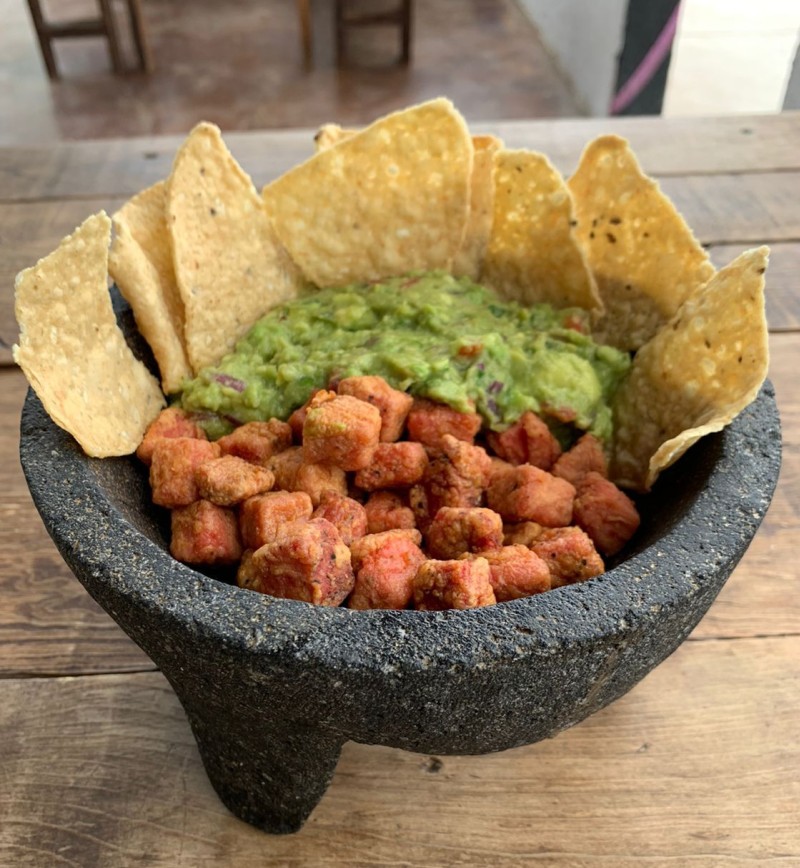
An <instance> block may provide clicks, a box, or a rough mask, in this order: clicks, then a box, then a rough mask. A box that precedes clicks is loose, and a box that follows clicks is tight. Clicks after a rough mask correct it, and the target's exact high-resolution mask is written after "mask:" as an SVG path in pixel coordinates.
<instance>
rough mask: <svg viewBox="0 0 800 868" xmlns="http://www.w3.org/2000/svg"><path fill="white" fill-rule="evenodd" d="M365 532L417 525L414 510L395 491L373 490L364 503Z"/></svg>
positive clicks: (377, 531)
mask: <svg viewBox="0 0 800 868" xmlns="http://www.w3.org/2000/svg"><path fill="white" fill-rule="evenodd" d="M364 510H365V511H366V513H367V533H381V532H382V531H385V530H400V529H410V528H415V527H416V526H417V522H416V519H415V518H414V512H413V510H412V509H411V507H409V506H408V504H407V502H406V500H405V499H404V498H403V496H402V495H401V494H398V493H397V492H396V491H374V492H373V493H372V494H370V496H369V498H368V499H367V502H366V503H365V504H364Z"/></svg>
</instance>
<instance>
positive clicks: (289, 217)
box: [263, 99, 473, 286]
mask: <svg viewBox="0 0 800 868" xmlns="http://www.w3.org/2000/svg"><path fill="white" fill-rule="evenodd" d="M343 132H344V131H343ZM472 162H473V148H472V140H471V139H470V135H469V130H468V129H467V126H466V124H465V123H464V119H463V118H462V117H461V115H460V114H459V113H458V112H457V111H456V110H455V109H454V108H453V106H452V104H451V103H450V102H449V101H448V100H445V99H436V100H432V101H431V102H427V103H423V104H422V105H419V106H415V107H413V108H410V109H406V110H405V111H400V112H396V113H395V114H391V115H388V116H387V117H385V118H382V119H380V120H378V121H376V122H375V123H374V124H372V125H371V126H369V127H367V128H366V129H364V130H362V131H361V132H359V133H356V134H355V135H351V136H346V137H344V138H343V139H342V140H341V141H339V142H338V143H337V144H336V145H335V146H334V147H327V148H324V149H323V150H320V151H318V152H317V153H316V154H315V155H314V156H313V157H311V159H309V160H307V161H306V162H304V163H302V164H301V165H299V166H296V167H295V168H294V169H291V170H290V171H289V172H287V173H286V174H285V175H282V176H281V177H280V178H278V179H277V180H275V181H273V182H272V183H271V184H269V185H267V186H266V187H265V188H264V191H263V194H264V198H265V200H266V202H267V206H268V208H269V211H270V213H271V214H272V215H273V220H274V225H275V228H276V230H277V232H278V235H279V237H280V239H281V241H282V242H283V244H284V245H285V246H286V248H287V249H288V251H289V253H290V254H291V256H292V258H293V259H294V260H295V262H297V264H298V265H299V266H300V268H301V269H302V271H303V273H304V274H305V276H306V277H307V278H308V279H309V280H310V281H312V282H313V283H315V284H316V285H317V286H337V285H342V284H347V283H352V282H360V281H368V280H378V279H380V278H383V277H391V276H394V275H398V274H404V273H406V272H408V271H416V270H421V271H430V270H433V269H439V268H441V269H444V270H449V269H450V267H451V265H452V262H453V258H454V257H455V255H456V252H457V251H458V249H459V247H460V246H461V241H462V239H463V237H464V230H465V227H466V222H467V214H468V209H469V188H470V176H471V172H472Z"/></svg>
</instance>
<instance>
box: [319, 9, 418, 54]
mask: <svg viewBox="0 0 800 868" xmlns="http://www.w3.org/2000/svg"><path fill="white" fill-rule="evenodd" d="M411 2H412V0H400V2H399V4H398V5H397V6H396V7H395V8H394V9H388V10H385V11H383V12H375V13H369V12H367V13H364V14H362V15H355V16H354V15H347V13H346V9H345V7H346V5H347V3H346V0H336V13H335V14H336V61H337V63H342V62H343V60H344V57H345V54H346V48H347V36H346V33H347V29H348V28H350V27H374V26H386V25H388V26H394V27H399V28H400V60H401V61H402V63H404V64H408V63H409V62H410V60H411Z"/></svg>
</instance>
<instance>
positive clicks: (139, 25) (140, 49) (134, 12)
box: [128, 0, 153, 72]
mask: <svg viewBox="0 0 800 868" xmlns="http://www.w3.org/2000/svg"><path fill="white" fill-rule="evenodd" d="M128 14H129V16H130V21H131V30H132V31H133V41H134V44H135V45H136V53H137V54H138V56H139V69H141V70H142V71H143V72H151V71H152V69H153V58H152V55H151V54H150V47H149V46H148V44H147V36H146V33H145V29H144V20H143V19H142V7H141V3H140V0H128Z"/></svg>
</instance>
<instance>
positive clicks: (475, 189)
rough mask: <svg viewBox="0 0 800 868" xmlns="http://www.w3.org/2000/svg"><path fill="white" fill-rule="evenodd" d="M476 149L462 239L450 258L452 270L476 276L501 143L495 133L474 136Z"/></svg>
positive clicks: (491, 216) (489, 218)
mask: <svg viewBox="0 0 800 868" xmlns="http://www.w3.org/2000/svg"><path fill="white" fill-rule="evenodd" d="M472 146H473V148H474V150H475V155H474V160H473V164H472V178H471V179H470V192H469V215H468V217H467V228H466V230H465V231H464V240H463V241H462V242H461V247H460V248H459V250H458V253H457V254H456V258H455V259H454V260H453V274H454V275H456V277H462V276H464V277H469V278H471V279H472V280H477V279H478V277H479V276H480V272H481V266H482V264H483V258H484V255H485V254H486V247H487V245H488V244H489V238H490V236H491V234H492V222H493V221H494V191H495V186H494V169H495V155H496V154H497V152H498V151H499V150H500V149H501V148H502V147H503V143H502V142H501V141H500V139H498V138H496V137H495V136H473V137H472Z"/></svg>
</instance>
